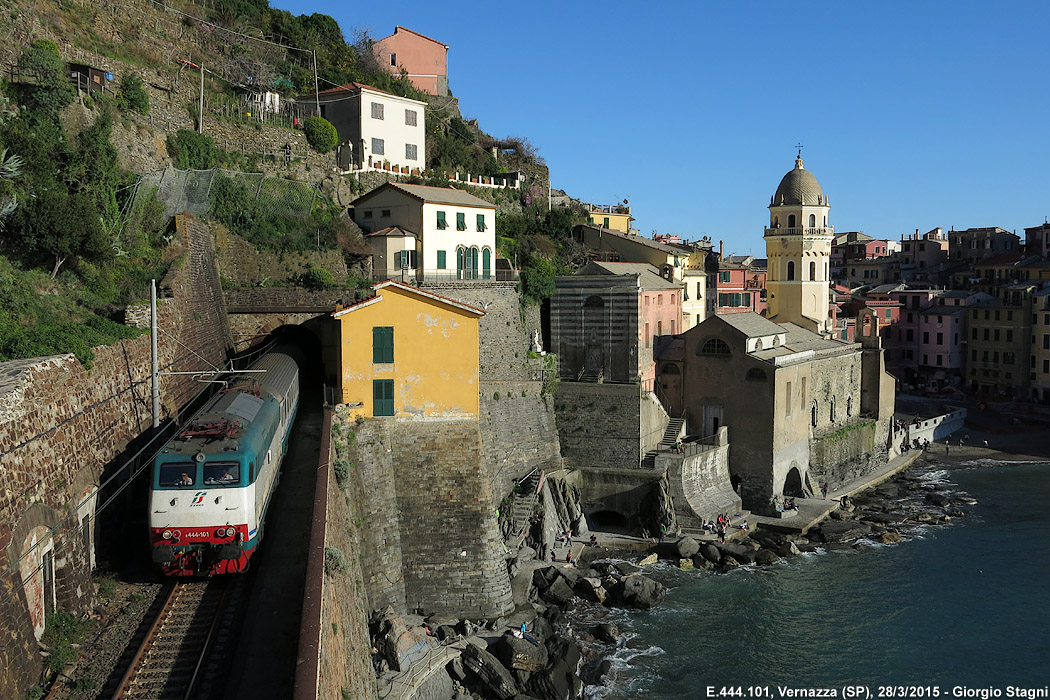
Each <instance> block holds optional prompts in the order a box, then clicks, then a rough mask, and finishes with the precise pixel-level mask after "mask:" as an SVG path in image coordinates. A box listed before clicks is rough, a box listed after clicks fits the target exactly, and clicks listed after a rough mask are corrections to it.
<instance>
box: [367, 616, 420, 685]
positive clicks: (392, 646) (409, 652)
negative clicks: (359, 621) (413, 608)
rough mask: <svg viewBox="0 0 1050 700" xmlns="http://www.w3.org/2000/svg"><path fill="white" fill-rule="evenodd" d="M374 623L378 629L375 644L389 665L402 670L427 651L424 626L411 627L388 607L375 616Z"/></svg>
mask: <svg viewBox="0 0 1050 700" xmlns="http://www.w3.org/2000/svg"><path fill="white" fill-rule="evenodd" d="M372 625H373V628H374V629H378V632H376V634H375V637H374V639H373V642H372V643H373V644H374V645H375V647H376V649H378V650H379V655H380V656H381V657H382V658H383V659H384V660H385V661H386V663H387V665H388V666H389V667H390V668H391V669H393V670H395V671H401V670H403V669H404V668H406V667H407V666H408V665H409V664H411V663H412V661H413V659H415V658H416V657H421V656H423V655H424V654H426V652H427V647H428V643H427V633H426V631H425V630H424V629H423V628H422V627H412V628H409V627H408V626H407V625H406V624H405V620H404V618H402V617H401V616H400V615H398V614H396V613H394V612H393V611H392V610H390V609H387V610H386V611H384V612H383V613H379V614H378V615H377V616H375V617H373V620H372Z"/></svg>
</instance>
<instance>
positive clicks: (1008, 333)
mask: <svg viewBox="0 0 1050 700" xmlns="http://www.w3.org/2000/svg"><path fill="white" fill-rule="evenodd" d="M1006 342H1008V343H1012V342H1014V332H1013V330H1011V329H1009V328H1007V329H1006Z"/></svg>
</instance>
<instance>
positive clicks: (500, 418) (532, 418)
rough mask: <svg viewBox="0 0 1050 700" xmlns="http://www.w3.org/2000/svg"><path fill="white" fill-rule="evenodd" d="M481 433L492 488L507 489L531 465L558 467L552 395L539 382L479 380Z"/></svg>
mask: <svg viewBox="0 0 1050 700" xmlns="http://www.w3.org/2000/svg"><path fill="white" fill-rule="evenodd" d="M480 408H481V436H482V445H483V447H484V450H485V457H486V459H487V460H488V462H489V464H492V465H493V472H494V473H493V483H492V488H493V490H494V491H495V493H496V495H497V496H500V497H502V496H503V495H505V494H507V493H510V490H511V488H512V482H513V481H514V480H517V479H521V478H522V477H524V476H525V475H527V474H528V473H529V472H531V471H532V470H533V469H546V470H548V471H549V470H551V469H558V468H560V467H561V452H560V450H559V447H558V432H557V427H556V426H555V422H554V401H553V397H550V396H544V395H543V383H542V382H486V381H483V382H481V404H480Z"/></svg>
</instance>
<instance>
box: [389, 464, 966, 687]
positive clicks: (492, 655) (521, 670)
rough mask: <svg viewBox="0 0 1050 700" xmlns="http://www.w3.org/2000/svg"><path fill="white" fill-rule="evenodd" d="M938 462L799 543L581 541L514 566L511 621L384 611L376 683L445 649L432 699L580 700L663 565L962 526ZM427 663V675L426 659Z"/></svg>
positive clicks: (729, 562)
mask: <svg viewBox="0 0 1050 700" xmlns="http://www.w3.org/2000/svg"><path fill="white" fill-rule="evenodd" d="M949 454H950V453H949ZM974 457H975V456H974V455H973V454H972V453H971V454H970V455H968V456H967V458H969V459H973V458H974ZM939 460H940V456H939V455H929V456H927V457H926V458H925V459H923V460H922V461H920V462H918V463H916V464H915V465H913V466H912V467H910V468H909V469H907V470H905V471H903V472H901V473H899V474H897V475H896V476H894V477H893V478H891V479H890V480H889V481H887V482H884V483H882V484H880V485H878V486H876V487H874V488H872V489H869V490H868V491H865V492H862V493H860V494H857V495H855V496H853V497H852V498H849V497H846V498H843V499H842V502H841V503H840V504H839V506H838V507H837V508H836V509H835V510H833V511H832V512H831V514H830V517H829V518H828V519H826V520H824V521H823V522H821V523H819V524H817V525H815V526H814V527H812V528H810V529H809V530H808V531H807V532H806V533H805V534H804V535H803V534H783V533H778V532H773V531H769V530H761V529H760V530H753V531H748V532H746V533H741V532H737V533H736V534H737V537H736V538H735V539H732V540H730V541H728V542H725V543H714V542H698V541H696V540H694V539H693V538H691V537H688V536H685V537H681V538H678V539H675V540H674V541H666V542H663V543H659V544H655V545H652V546H650V547H649V548H648V549H647V550H646V551H643V552H638V551H630V552H627V551H617V550H615V549H611V548H609V547H605V546H584V545H583V544H582V543H580V542H577V543H576V549H577V551H579V554H578V555H577V557H576V564H575V566H570V565H568V564H565V563H558V564H549V563H547V562H541V561H537V560H535V559H532V560H526V561H517V562H515V568H516V574H515V597H516V604H517V610H516V612H515V613H514V614H512V615H510V616H508V617H507V618H501V619H498V620H494V621H485V622H471V621H465V620H453V619H439V618H436V617H431V618H425V619H424V618H416V619H412V618H407V619H406V618H400V617H399V616H396V615H393V614H392V613H390V612H389V611H388V612H387V613H384V614H383V615H379V616H375V617H374V618H373V625H372V633H373V643H374V645H375V649H376V654H375V663H376V665H377V671H378V672H379V674H380V677H381V685H382V677H383V676H384V675H386V676H388V677H389V676H392V675H396V672H397V671H398V670H400V669H402V668H406V667H407V666H408V665H411V664H412V663H413V657H416V658H417V659H418V658H422V657H423V656H426V655H432V654H433V653H434V652H433V651H432V650H436V649H440V648H442V647H446V648H448V649H447V651H445V652H444V653H445V654H447V656H448V658H447V661H443V663H444V665H445V670H446V671H447V674H434V675H435V676H439V677H441V682H446V678H447V687H444V688H442V689H441V690H438V689H437V688H432V689H431V690H432V691H437V693H436V694H434V695H430V696H431V697H448V698H455V699H465V698H476V699H479V700H490V699H496V700H510V699H511V698H514V699H515V700H529V699H530V698H531V699H534V700H570V699H572V698H578V697H581V694H582V692H583V689H584V686H585V685H591V686H600V685H602V684H603V683H604V682H606V681H607V679H608V677H609V675H610V673H612V672H613V663H612V661H611V660H610V658H609V655H610V651H612V652H615V650H617V649H619V648H621V647H623V646H624V645H629V644H630V643H631V642H630V639H629V638H626V637H624V636H622V635H621V634H620V631H619V629H618V625H617V624H616V618H617V615H616V614H615V612H613V611H615V610H616V609H624V608H628V609H640V610H646V609H650V608H653V607H655V606H657V605H660V603H662V602H663V600H664V596H665V594H666V588H665V587H664V585H663V584H661V583H660V582H659V581H658V580H657V578H658V577H659V568H658V567H659V565H662V566H674V567H676V568H679V569H693V570H703V571H706V572H710V573H711V574H719V573H725V572H728V571H731V570H733V569H735V568H738V567H768V566H773V565H776V564H777V562H779V561H780V560H782V559H785V558H791V557H796V556H799V555H801V554H803V553H805V552H816V551H821V550H822V551H836V550H842V549H851V548H856V547H862V546H867V545H870V544H871V543H873V542H878V543H883V544H892V543H896V542H900V541H902V540H905V539H907V538H908V537H909V536H912V535H913V534H915V533H916V532H918V531H920V529H921V528H923V527H929V526H937V525H943V524H946V523H949V522H951V520H952V519H953V518H958V517H963V516H965V515H966V513H967V509H968V508H969V507H970V506H972V505H974V504H975V503H976V501H975V500H974V499H973V498H972V497H970V496H969V494H966V493H964V492H962V491H961V490H959V489H958V488H957V487H955V486H954V485H953V484H952V483H950V482H949V481H948V480H947V478H946V473H945V472H944V471H943V469H942V467H943V465H942V464H940V463H939ZM599 538H600V541H602V539H605V541H610V540H613V541H615V539H616V538H601V535H599ZM632 560H633V561H632ZM653 567H657V568H653ZM654 574H655V575H654ZM523 625H524V630H523V627H522V626H523ZM417 662H418V661H417ZM428 663H429V664H430V665H431V666H432V665H433V663H434V662H433V659H431V660H430V661H428Z"/></svg>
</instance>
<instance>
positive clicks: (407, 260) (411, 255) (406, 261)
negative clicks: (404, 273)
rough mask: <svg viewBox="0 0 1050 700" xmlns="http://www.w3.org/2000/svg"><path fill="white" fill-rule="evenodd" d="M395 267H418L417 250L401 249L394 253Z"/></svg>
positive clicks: (412, 268)
mask: <svg viewBox="0 0 1050 700" xmlns="http://www.w3.org/2000/svg"><path fill="white" fill-rule="evenodd" d="M394 267H395V268H396V269H401V270H403V269H409V270H414V269H415V268H416V251H414V250H401V251H398V252H396V253H394Z"/></svg>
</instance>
